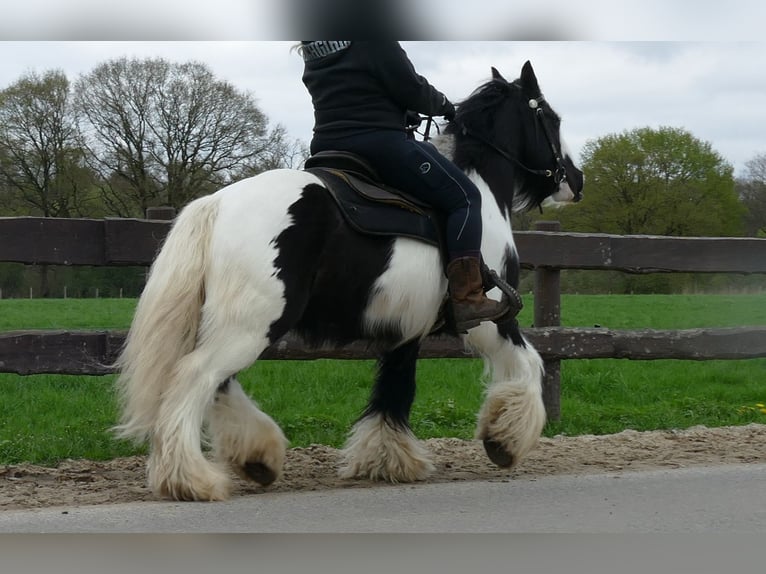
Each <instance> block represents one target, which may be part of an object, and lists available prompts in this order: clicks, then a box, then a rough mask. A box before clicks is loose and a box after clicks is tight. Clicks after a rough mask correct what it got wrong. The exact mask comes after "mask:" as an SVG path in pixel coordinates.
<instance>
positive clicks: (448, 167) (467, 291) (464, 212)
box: [312, 131, 509, 332]
mask: <svg viewBox="0 0 766 574" xmlns="http://www.w3.org/2000/svg"><path fill="white" fill-rule="evenodd" d="M318 149H341V150H345V151H350V152H354V153H357V154H359V155H361V156H363V157H365V158H366V159H367V160H368V161H370V163H371V164H372V165H373V167H375V169H376V170H377V171H378V173H380V174H381V176H382V177H383V178H384V179H385V183H387V184H388V185H391V186H392V187H395V188H397V189H401V190H402V191H405V192H407V193H409V194H411V195H413V196H415V197H417V198H419V199H422V200H423V201H425V202H426V203H428V204H430V205H432V206H433V207H434V208H435V209H438V210H440V211H442V212H444V213H446V214H447V223H446V234H445V235H446V243H447V246H446V247H447V251H448V257H449V260H448V262H447V278H448V280H449V291H450V298H451V301H452V307H453V311H454V316H455V323H456V328H457V330H458V331H459V332H462V331H466V330H468V329H471V328H473V327H475V326H477V325H478V324H479V323H481V322H482V321H493V320H496V319H499V318H500V317H502V316H503V315H505V314H506V313H507V312H508V310H509V305H508V304H507V302H505V301H503V302H502V303H501V302H498V301H494V300H492V299H488V298H487V297H486V295H485V294H484V288H483V282H482V275H481V235H482V222H481V193H480V192H479V190H478V188H477V187H476V185H474V183H473V182H472V181H471V180H470V179H469V178H468V177H467V176H466V175H465V173H463V171H461V170H460V169H459V168H458V167H457V166H456V165H455V164H454V163H452V162H451V161H450V160H449V159H447V158H446V157H444V156H443V155H441V154H440V153H439V152H438V151H437V149H436V148H435V147H434V146H433V145H431V144H430V143H427V142H420V141H415V140H412V139H408V138H407V137H406V136H405V134H404V133H403V132H396V131H377V132H370V133H366V134H361V135H355V136H353V137H347V138H342V139H338V140H325V141H321V140H317V139H315V141H314V142H312V151H314V152H315V151H318Z"/></svg>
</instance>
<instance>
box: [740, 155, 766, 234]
mask: <svg viewBox="0 0 766 574" xmlns="http://www.w3.org/2000/svg"><path fill="white" fill-rule="evenodd" d="M745 167H746V173H745V177H744V178H741V179H739V180H737V192H738V194H739V197H740V199H741V200H742V203H743V205H744V206H745V209H746V210H747V211H746V213H745V229H746V231H747V234H748V235H753V236H758V237H766V154H760V155H757V156H755V157H754V158H753V159H751V160H750V161H748V162H746V163H745Z"/></svg>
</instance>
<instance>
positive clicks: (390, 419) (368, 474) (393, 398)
mask: <svg viewBox="0 0 766 574" xmlns="http://www.w3.org/2000/svg"><path fill="white" fill-rule="evenodd" d="M419 348H420V345H419V343H418V342H417V341H412V342H409V343H405V344H404V345H402V346H400V347H398V348H396V349H394V350H393V351H390V352H388V353H386V354H385V355H383V357H382V358H381V360H380V361H379V362H378V375H377V379H376V381H375V387H374V389H373V393H372V396H371V397H370V400H369V403H368V405H367V408H366V409H365V411H364V413H363V414H362V416H361V417H360V419H359V420H358V421H357V422H356V424H355V425H354V427H353V429H352V431H351V435H350V437H349V439H348V441H347V442H346V445H345V448H344V449H343V457H344V465H343V466H342V468H341V470H340V474H341V476H342V477H344V478H353V477H364V478H371V479H373V480H386V481H390V482H412V481H415V480H423V479H425V478H426V477H428V475H429V474H430V473H431V472H433V470H434V467H433V464H432V463H431V461H430V458H429V455H428V452H427V451H426V450H425V448H423V446H422V445H421V444H420V443H419V442H418V440H417V439H416V438H415V436H414V435H413V433H412V430H411V429H410V424H409V416H410V408H411V406H412V402H413V400H414V399H415V366H416V362H417V357H418V351H419Z"/></svg>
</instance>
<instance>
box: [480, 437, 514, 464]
mask: <svg viewBox="0 0 766 574" xmlns="http://www.w3.org/2000/svg"><path fill="white" fill-rule="evenodd" d="M484 450H485V451H486V453H487V456H488V457H489V460H491V461H492V462H494V463H495V464H496V465H497V466H499V467H500V468H511V466H513V455H512V454H510V453H509V452H508V451H507V450H505V449H504V448H503V447H502V446H501V445H500V443H499V442H497V441H494V440H489V439H484Z"/></svg>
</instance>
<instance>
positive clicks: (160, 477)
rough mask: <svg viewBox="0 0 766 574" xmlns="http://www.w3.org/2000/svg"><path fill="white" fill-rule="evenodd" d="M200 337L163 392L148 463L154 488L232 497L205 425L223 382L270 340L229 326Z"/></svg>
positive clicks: (174, 494) (194, 496) (179, 495)
mask: <svg viewBox="0 0 766 574" xmlns="http://www.w3.org/2000/svg"><path fill="white" fill-rule="evenodd" d="M207 332H208V333H209V334H210V336H204V335H203V336H201V337H200V341H199V342H198V344H197V347H196V348H195V349H194V350H193V351H192V352H191V353H189V354H188V355H186V356H185V357H183V358H182V359H181V360H180V361H179V363H178V365H177V366H176V369H175V370H174V372H173V375H172V380H171V381H170V382H169V384H168V386H167V390H166V392H165V393H163V396H162V399H161V402H160V406H159V416H158V419H157V422H156V424H155V428H154V432H153V435H152V443H151V452H150V455H149V461H148V465H147V466H148V479H149V486H150V488H151V489H152V490H153V491H154V492H155V493H156V494H158V495H160V496H166V497H170V498H174V499H178V500H223V499H225V498H227V497H228V495H229V489H230V478H229V474H228V472H227V469H226V468H225V467H224V466H223V465H221V464H218V463H216V462H210V461H208V460H207V459H206V458H205V456H204V455H203V453H202V448H201V441H202V424H203V421H204V416H205V412H206V411H207V409H208V408H209V405H210V404H211V403H212V401H213V397H214V395H215V392H216V389H217V388H218V386H219V385H220V383H221V381H224V380H226V379H228V378H229V377H230V376H232V375H233V374H234V373H236V372H238V371H239V370H241V369H244V368H245V367H247V366H249V365H250V364H252V362H253V361H255V359H256V358H257V357H258V355H259V354H260V352H261V351H262V350H263V349H264V348H265V347H266V345H267V340H266V337H265V336H261V337H254V336H252V334H249V333H248V332H246V331H245V330H244V329H238V328H233V327H229V328H227V329H220V330H218V331H216V332H214V334H213V332H212V331H211V330H210V329H209V328H208V329H207Z"/></svg>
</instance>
